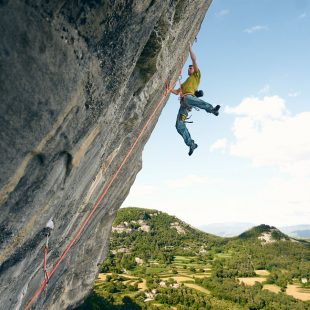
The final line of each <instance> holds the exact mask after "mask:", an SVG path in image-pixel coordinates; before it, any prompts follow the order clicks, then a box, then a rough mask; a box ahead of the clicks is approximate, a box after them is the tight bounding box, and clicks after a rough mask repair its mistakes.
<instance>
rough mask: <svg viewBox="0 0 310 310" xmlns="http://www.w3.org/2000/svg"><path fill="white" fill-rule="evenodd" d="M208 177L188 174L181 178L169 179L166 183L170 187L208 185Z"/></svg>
mask: <svg viewBox="0 0 310 310" xmlns="http://www.w3.org/2000/svg"><path fill="white" fill-rule="evenodd" d="M208 181H209V180H208V178H207V177H205V176H198V175H188V176H185V177H182V178H179V179H174V180H167V181H166V182H165V183H166V184H167V186H168V187H170V188H174V189H177V188H184V187H186V188H189V187H193V186H197V185H206V184H207V183H208Z"/></svg>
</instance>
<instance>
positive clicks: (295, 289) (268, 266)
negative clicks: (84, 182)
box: [79, 208, 310, 310]
mask: <svg viewBox="0 0 310 310" xmlns="http://www.w3.org/2000/svg"><path fill="white" fill-rule="evenodd" d="M110 249H111V250H110V254H109V257H108V259H107V260H106V261H105V262H104V263H103V264H102V266H101V271H102V273H100V275H99V278H98V280H97V281H96V283H95V286H94V290H93V293H92V294H91V296H90V297H89V298H88V299H87V300H86V302H85V303H84V304H83V305H82V306H80V308H79V309H215V310H220V309H223V310H224V309H225V310H227V309H253V310H254V309H277V310H278V309H280V310H281V309H300V310H301V309H310V302H309V301H307V300H310V288H309V287H310V285H309V281H310V246H309V243H307V242H305V241H302V242H301V241H299V240H296V239H292V238H289V237H288V236H286V235H285V234H283V233H282V232H280V231H279V230H278V229H276V228H275V227H270V226H267V225H260V226H258V227H255V228H253V229H251V230H249V231H247V232H244V233H243V234H241V235H240V236H239V237H235V238H221V237H216V236H213V235H209V234H206V233H204V232H201V231H199V230H197V229H195V228H193V227H191V226H189V225H188V224H186V223H184V222H182V221H180V220H179V219H177V218H176V217H173V216H170V215H168V214H166V213H163V212H159V211H157V210H148V209H138V208H126V209H120V210H119V212H118V215H117V217H116V218H115V221H114V224H113V231H112V236H111V240H110ZM290 295H293V296H295V297H296V298H294V297H292V296H290ZM173 307H174V308H173Z"/></svg>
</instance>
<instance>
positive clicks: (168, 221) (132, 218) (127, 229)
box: [111, 208, 225, 259]
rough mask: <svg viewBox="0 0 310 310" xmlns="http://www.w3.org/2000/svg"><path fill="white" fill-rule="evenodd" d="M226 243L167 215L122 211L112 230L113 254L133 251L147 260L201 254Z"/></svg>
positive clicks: (140, 211) (143, 210) (122, 209)
mask: <svg viewBox="0 0 310 310" xmlns="http://www.w3.org/2000/svg"><path fill="white" fill-rule="evenodd" d="M223 242H225V241H224V240H223V238H220V237H216V236H213V235H210V234H207V233H204V232H202V231H200V230H198V229H196V228H194V227H192V226H190V225H188V224H186V223H185V222H183V221H181V220H179V219H178V218H176V217H175V216H171V215H168V214H167V213H164V212H161V211H157V210H151V209H140V208H121V209H120V210H119V211H118V213H117V216H116V218H115V220H114V223H113V227H112V237H111V249H112V251H113V253H117V252H119V251H128V252H129V251H130V252H131V253H134V254H135V255H137V256H139V257H142V258H144V259H155V258H158V257H161V258H162V256H163V253H168V252H169V253H171V252H173V255H177V253H178V252H182V253H199V252H200V251H202V250H203V249H204V248H206V247H207V246H208V247H211V246H213V245H215V244H219V245H221V244H223Z"/></svg>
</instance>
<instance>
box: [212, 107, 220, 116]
mask: <svg viewBox="0 0 310 310" xmlns="http://www.w3.org/2000/svg"><path fill="white" fill-rule="evenodd" d="M220 107H221V106H220V105H217V106H216V107H215V108H213V110H212V112H211V113H213V114H214V115H215V116H218V115H219V109H220Z"/></svg>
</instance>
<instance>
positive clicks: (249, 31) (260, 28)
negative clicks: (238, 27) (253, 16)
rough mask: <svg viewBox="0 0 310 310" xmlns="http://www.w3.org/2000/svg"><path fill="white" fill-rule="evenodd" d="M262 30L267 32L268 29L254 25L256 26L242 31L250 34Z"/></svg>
mask: <svg viewBox="0 0 310 310" xmlns="http://www.w3.org/2000/svg"><path fill="white" fill-rule="evenodd" d="M262 30H268V27H267V26H262V25H256V26H253V27H250V28H247V29H244V30H243V31H244V32H246V33H250V34H251V33H254V32H258V31H262Z"/></svg>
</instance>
